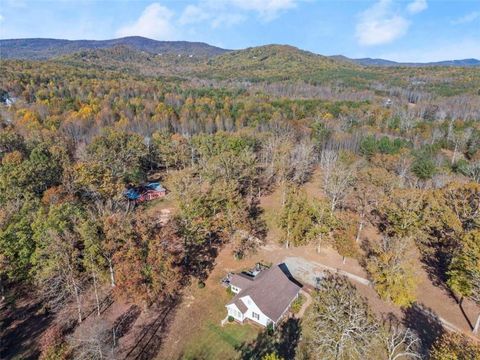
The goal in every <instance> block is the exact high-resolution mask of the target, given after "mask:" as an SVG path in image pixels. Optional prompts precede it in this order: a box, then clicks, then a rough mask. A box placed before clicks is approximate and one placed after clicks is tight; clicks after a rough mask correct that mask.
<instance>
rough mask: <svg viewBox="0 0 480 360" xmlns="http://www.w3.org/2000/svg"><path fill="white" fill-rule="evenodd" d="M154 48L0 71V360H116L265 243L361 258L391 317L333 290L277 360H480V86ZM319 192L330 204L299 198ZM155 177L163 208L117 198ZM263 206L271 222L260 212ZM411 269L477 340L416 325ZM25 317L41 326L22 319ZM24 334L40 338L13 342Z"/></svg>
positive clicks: (274, 340)
mask: <svg viewBox="0 0 480 360" xmlns="http://www.w3.org/2000/svg"><path fill="white" fill-rule="evenodd" d="M121 45H124V44H121ZM127 45H128V44H127ZM52 46H53V45H52ZM159 46H160V45H159ZM89 47H90V46H89ZM91 47H97V45H95V46H93V45H92V46H91ZM159 49H160V48H159ZM159 49H157V50H155V51H156V52H161V51H162V52H163V50H159ZM2 50H3V45H2ZM19 51H20V50H19ZM22 51H24V50H22ZM25 51H27V50H25ZM165 51H166V54H165V55H158V54H151V53H147V52H142V51H141V49H140V51H139V50H138V49H133V48H132V47H128V46H119V47H114V48H108V49H94V50H92V49H87V50H82V51H80V52H75V53H74V54H68V55H63V56H60V57H56V58H55V59H52V60H48V61H28V60H5V59H2V61H1V63H0V100H1V104H0V161H1V166H0V264H1V266H0V281H1V284H0V290H1V296H2V298H3V300H2V309H1V310H0V311H2V316H1V317H0V322H1V326H2V333H1V334H0V335H2V338H3V339H5V343H6V344H7V346H6V347H5V348H3V349H2V351H3V353H2V356H1V357H2V358H3V356H4V357H6V358H13V357H14V356H18V358H26V357H28V356H31V357H40V358H42V359H66V358H88V359H91V358H94V359H100V358H107V357H108V356H113V355H112V354H114V355H115V356H116V357H114V358H124V356H125V355H126V353H128V351H129V349H130V348H123V347H122V346H123V343H122V338H123V337H125V338H127V337H128V336H130V335H129V334H131V333H134V332H135V331H137V330H138V326H137V327H136V326H133V325H132V324H133V323H134V322H135V321H136V319H137V318H139V319H143V317H147V318H148V317H151V318H154V317H155V318H156V317H157V316H158V318H161V316H160V315H162V316H163V314H164V311H166V309H169V311H170V310H171V309H176V306H177V305H178V304H179V303H181V301H182V300H184V299H182V294H184V291H186V290H185V289H188V288H191V287H195V288H199V291H200V289H202V288H203V287H204V286H205V281H206V279H208V278H209V274H210V273H211V272H212V271H213V269H214V268H215V266H216V258H217V256H218V254H219V253H220V252H221V251H222V250H223V249H225V248H226V247H227V246H228V247H230V248H231V249H232V254H231V256H232V258H235V259H237V260H238V261H240V260H242V259H248V258H249V256H251V255H252V254H254V253H255V252H256V251H257V250H258V249H259V248H260V247H261V246H263V245H265V242H266V241H267V234H268V233H269V231H271V230H272V228H271V227H272V226H275V227H276V228H278V231H279V234H280V236H278V237H277V238H276V239H275V240H274V241H276V242H277V243H278V244H281V245H282V246H284V247H286V248H292V247H302V246H305V247H308V246H310V247H311V249H312V253H315V252H316V251H317V250H321V249H322V248H324V247H328V248H331V249H332V251H334V252H335V253H337V254H339V255H340V256H341V257H343V258H344V259H345V260H347V259H351V260H352V261H358V264H360V265H361V266H362V267H363V269H364V270H365V271H366V273H367V274H368V277H369V280H370V281H371V283H372V286H373V288H374V290H375V292H376V294H377V295H378V302H379V303H382V302H383V303H385V304H389V306H392V307H394V308H395V309H397V310H398V312H397V315H398V314H400V315H399V318H393V317H389V318H388V319H387V318H381V317H380V316H377V315H376V313H375V312H374V311H372V309H371V306H372V304H369V303H367V302H366V301H365V299H363V298H362V296H360V295H359V294H358V292H357V290H356V288H355V287H354V286H353V285H351V284H350V283H349V282H348V281H347V280H346V279H344V278H342V277H338V276H336V275H331V276H328V277H327V278H326V279H325V281H324V282H323V283H322V285H321V286H319V288H318V289H316V290H315V291H313V292H312V298H313V300H312V301H313V304H312V305H311V307H310V308H309V309H308V310H307V313H306V315H305V318H304V319H302V322H301V323H300V325H299V326H300V327H299V330H298V331H300V332H301V333H302V336H298V347H296V348H294V349H293V350H291V351H290V352H289V353H288V354H289V355H288V356H290V357H286V358H293V357H295V356H296V357H297V358H299V359H318V358H319V357H318V354H319V353H321V354H324V357H321V358H322V359H324V358H325V359H366V358H368V359H386V358H388V359H395V358H397V359H400V358H411V359H414V358H421V357H429V358H431V359H437V360H440V359H450V358H452V359H456V358H458V359H479V358H480V355H479V354H480V350H479V347H478V344H477V343H476V341H475V334H474V333H473V332H472V330H474V329H473V328H474V326H475V323H476V321H477V317H476V316H478V315H479V314H480V307H479V306H480V298H479V294H480V245H479V244H480V184H479V182H480V97H479V94H480V71H479V70H478V69H475V68H463V67H452V68H447V67H422V68H402V67H395V68H370V67H364V66H360V65H357V64H353V63H350V62H347V61H342V60H335V59H331V58H328V57H323V56H319V55H315V54H312V53H308V52H304V51H300V50H298V49H296V48H293V47H289V46H277V45H272V46H263V47H258V48H250V49H246V50H240V51H234V52H228V53H225V54H222V55H219V56H216V57H211V56H210V55H212V54H214V53H215V54H216V53H218V52H219V51H217V50H216V49H210V48H205V47H203V46H202V47H201V51H202V56H205V57H203V58H199V57H197V56H193V57H189V56H188V55H187V54H189V53H190V49H188V50H187V49H186V50H185V53H182V54H181V56H178V54H168V51H167V50H165ZM199 51H200V50H199ZM53 54H55V55H60V54H61V53H59V52H57V51H54V50H52V51H51V52H50V51H49V52H48V53H46V54H45V55H42V56H41V57H43V56H48V57H50V56H52V55H53ZM207 57H208V58H207ZM313 174H316V175H318V176H319V178H320V179H321V180H320V183H321V185H320V186H319V189H318V192H319V193H320V196H317V195H313V194H311V193H309V192H308V191H307V190H305V188H304V187H303V185H305V184H306V183H307V182H309V181H310V180H311V178H312V176H313ZM153 180H155V181H160V182H161V183H162V184H164V186H165V187H166V189H167V191H168V194H167V196H166V197H165V198H164V199H161V200H155V201H152V202H147V203H144V204H136V203H134V202H132V201H129V200H128V199H127V197H126V196H125V194H124V192H125V190H126V189H129V188H132V187H135V186H139V185H142V184H145V183H146V182H148V181H153ZM275 191H279V194H280V198H281V201H280V204H281V206H280V207H279V208H278V209H277V212H276V214H275V215H276V216H275V220H273V221H272V222H269V219H267V218H266V217H265V214H264V209H262V207H261V206H260V201H261V199H262V198H264V197H265V196H268V195H269V194H272V193H273V192H275ZM165 210H168V211H167V212H165ZM164 214H168V215H167V216H166V219H165V216H164ZM270 220H271V219H270ZM271 224H274V225H271ZM367 228H368V229H369V232H366V229H367ZM372 234H376V236H373V235H372ZM419 269H423V270H422V271H426V272H427V273H428V275H429V279H430V280H431V282H432V283H433V284H435V286H437V287H439V288H441V289H443V290H444V291H445V292H448V294H449V295H448V296H450V297H451V298H452V299H456V300H458V303H459V305H458V306H464V307H465V308H467V307H468V308H469V309H473V310H472V313H473V312H474V313H475V315H476V316H471V315H470V318H469V319H467V321H468V322H470V323H471V327H472V328H471V329H466V330H465V329H464V328H461V326H460V325H459V326H458V327H459V328H461V331H460V332H458V331H455V332H449V331H443V327H442V323H441V322H439V323H434V322H433V320H432V323H429V325H428V326H426V327H425V326H424V330H423V332H420V331H419V330H418V329H411V328H410V327H409V325H408V326H407V325H406V324H408V322H407V321H406V320H405V319H406V318H408V316H412V315H411V314H412V311H413V310H412V309H416V306H418V304H417V303H416V301H417V294H418V292H419V291H421V286H422V285H421V284H420V283H419V282H418V277H417V276H416V274H417V272H418V271H419ZM205 291H208V288H207V289H205ZM18 299H28V301H29V302H28V304H29V306H31V308H29V307H26V308H27V309H35V310H31V311H30V310H29V311H27V312H26V314H24V315H23V316H24V319H25V318H26V319H27V320H26V321H23V322H22V318H21V317H18V316H17V315H18V312H19V311H21V310H20V309H19V308H20V306H19V305H18V301H19V300H18ZM186 299H187V300H188V298H187V297H186ZM25 301H27V300H25ZM32 304H33V305H32ZM105 304H110V305H108V306H112V307H113V308H115V309H117V310H118V309H121V310H122V312H121V313H120V315H119V314H114V315H115V316H114V315H112V314H111V313H109V312H108V311H107V312H104V311H105V309H106V308H105V306H106V305H105ZM112 304H113V305H112ZM124 304H128V306H127V305H124ZM132 304H133V305H132ZM377 304H378V303H377ZM122 306H124V307H122ZM130 306H132V307H130ZM221 306H223V304H222V305H221ZM118 311H119V312H120V310H118ZM172 311H173V310H172ZM434 311H435V309H434V310H432V312H434ZM105 314H107V315H108V316H107V315H105ZM124 314H127V315H125V316H124ZM140 314H142V315H140ZM145 314H146V315H145ZM152 314H153V315H152ZM402 314H403V315H402ZM409 314H410V315H409ZM109 316H110V317H109ZM142 316H143V317H142ZM165 316H167V315H165ZM172 316H173V315H172ZM402 316H403V317H404V318H403V320H402V319H401V317H402ZM466 316H467V317H468V314H467V315H466ZM432 318H433V319H435V316H433V317H432ZM132 319H133V320H132ZM162 319H163V317H162ZM429 319H430V318H429ZM220 320H221V319H218V321H220ZM128 321H130V322H128ZM190 321H191V322H195V321H196V320H195V319H190ZM429 321H430V320H429ZM33 323H36V324H38V327H37V328H36V329H35V336H32V337H29V338H24V337H23V336H22V337H20V335H19V334H21V333H28V332H29V331H30V330H31V329H30V330H28V329H29V326H31V324H33ZM82 324H90V325H86V326H82ZM92 324H93V325H92ZM155 324H156V323H154V325H155ZM229 326H235V325H229ZM239 326H240V325H239ZM245 326H247V325H245ZM152 327H153V325H152ZM420 328H421V327H420ZM112 329H113V333H114V334H116V335H115V336H116V337H115V339H114V340H112V335H111V334H112ZM136 329H137V330H136ZM161 329H162V331H159V333H163V332H165V333H168V331H167V330H165V331H163V330H164V328H161ZM165 329H167V328H165ZM439 329H440V330H439ZM31 331H33V330H31ZM117 331H118V332H117ZM346 333H348V334H350V333H353V335H352V336H347V337H342V334H346ZM278 334H280V333H278V332H277V333H275V334H274V335H272V334H271V333H265V335H264V337H260V336H259V340H258V342H256V343H255V344H253V345H252V348H253V349H254V352H253V355H252V352H249V351H251V349H250V348H247V347H243V348H240V347H238V348H235V351H237V352H238V354H237V355H238V357H241V356H244V357H243V358H251V359H276V358H277V357H275V356H280V355H282V354H283V353H282V351H284V349H283V348H282V346H280V345H279V344H280V343H281V340H282V339H281V338H280V336H279V335H278ZM200 335H201V334H198V336H200ZM262 336H263V335H262ZM277 336H278V337H277ZM3 339H2V341H3ZM154 339H156V338H154ZM262 339H264V340H265V342H262V341H261V340H262ZM300 339H301V340H300ZM267 340H268V341H270V343H269V344H270V345H268V344H267V342H268V341H267ZM126 343H128V342H127V341H126ZM119 344H120V345H119ZM148 344H149V345H148V346H152V344H155V345H156V346H157V347H158V348H160V347H161V346H162V345H163V344H162V342H161V339H160V340H153V341H152V342H149V343H148ZM272 344H273V345H272ZM267 345H268V347H267ZM212 346H215V344H212ZM262 346H264V347H263V348H262ZM295 346H296V343H295ZM158 348H155V351H157V350H158ZM232 351H233V350H232ZM292 351H293V354H294V355H293V357H291V356H292ZM401 352H406V353H408V356H407V357H402V355H399V354H400V353H401ZM452 354H453V355H452ZM153 356H155V352H153V355H152V356H150V357H153ZM196 356H198V358H203V357H201V354H196ZM263 356H266V357H263ZM322 356H323V355H322ZM449 356H452V357H449ZM205 358H208V357H205Z"/></svg>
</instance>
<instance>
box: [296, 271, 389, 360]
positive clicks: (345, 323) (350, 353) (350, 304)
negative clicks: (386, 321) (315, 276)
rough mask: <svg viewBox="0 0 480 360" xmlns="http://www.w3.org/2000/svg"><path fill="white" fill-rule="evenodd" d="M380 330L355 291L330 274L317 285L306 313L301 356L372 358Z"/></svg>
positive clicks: (339, 278)
mask: <svg viewBox="0 0 480 360" xmlns="http://www.w3.org/2000/svg"><path fill="white" fill-rule="evenodd" d="M379 329H380V328H379V325H378V324H377V323H376V321H375V319H374V317H373V315H372V314H371V312H370V309H369V308H368V305H367V303H366V302H365V300H364V299H362V298H361V297H360V296H359V295H358V294H357V291H356V289H355V287H354V286H353V285H351V284H350V283H349V282H348V280H346V279H345V278H343V277H338V276H335V275H330V274H329V275H326V276H325V277H323V278H322V280H321V281H320V285H319V288H318V289H317V290H316V292H315V293H314V294H313V304H312V305H311V307H310V309H309V310H308V312H307V313H306V316H305V319H304V323H303V334H304V343H303V345H302V349H301V352H302V353H303V356H304V357H305V358H308V359H322V360H323V359H365V358H371V356H372V352H373V351H374V349H375V347H376V346H378V343H377V341H378V340H377V339H378V335H379Z"/></svg>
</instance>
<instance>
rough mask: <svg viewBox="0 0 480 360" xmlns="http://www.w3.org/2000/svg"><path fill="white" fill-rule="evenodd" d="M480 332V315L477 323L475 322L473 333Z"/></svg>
mask: <svg viewBox="0 0 480 360" xmlns="http://www.w3.org/2000/svg"><path fill="white" fill-rule="evenodd" d="M479 330H480V314H478V317H477V321H476V322H475V326H474V327H473V333H474V334H478V331H479Z"/></svg>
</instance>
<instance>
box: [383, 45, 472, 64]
mask: <svg viewBox="0 0 480 360" xmlns="http://www.w3.org/2000/svg"><path fill="white" fill-rule="evenodd" d="M379 57H380V58H382V59H389V60H394V61H399V62H431V61H442V60H461V59H469V58H476V59H480V40H478V39H464V40H459V41H456V42H454V43H438V44H432V46H430V47H427V48H425V47H422V48H419V49H410V50H402V51H398V52H389V53H384V54H380V55H379Z"/></svg>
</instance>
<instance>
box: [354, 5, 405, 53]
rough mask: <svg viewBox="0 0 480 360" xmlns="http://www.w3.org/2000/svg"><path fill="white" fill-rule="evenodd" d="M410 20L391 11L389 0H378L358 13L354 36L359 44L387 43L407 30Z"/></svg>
mask: <svg viewBox="0 0 480 360" xmlns="http://www.w3.org/2000/svg"><path fill="white" fill-rule="evenodd" d="M409 27H410V21H408V20H407V19H405V18H404V17H403V16H401V15H398V14H395V13H394V12H392V11H391V0H379V1H378V2H377V3H376V4H374V5H373V6H372V7H370V8H368V9H367V10H366V11H364V12H363V13H361V14H360V20H359V22H358V23H357V26H356V34H355V35H356V38H357V40H358V42H359V43H360V45H365V46H373V45H382V44H388V43H391V42H392V41H394V40H396V39H398V38H400V37H402V36H403V35H405V34H406V33H407V31H408V28H409Z"/></svg>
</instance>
